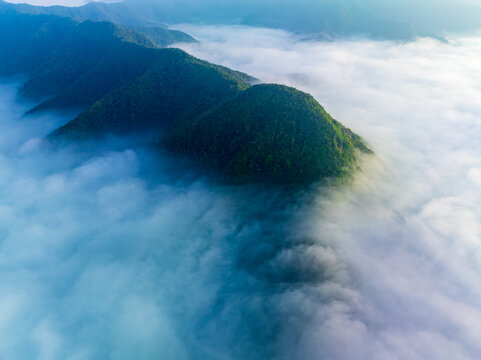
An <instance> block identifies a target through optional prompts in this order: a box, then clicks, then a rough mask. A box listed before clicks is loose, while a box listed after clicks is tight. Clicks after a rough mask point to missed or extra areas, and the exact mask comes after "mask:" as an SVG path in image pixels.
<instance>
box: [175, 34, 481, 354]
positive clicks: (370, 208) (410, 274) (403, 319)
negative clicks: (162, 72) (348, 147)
mask: <svg viewBox="0 0 481 360" xmlns="http://www.w3.org/2000/svg"><path fill="white" fill-rule="evenodd" d="M181 28H182V29H183V30H186V31H188V32H190V33H191V34H192V35H194V36H195V37H197V38H198V39H199V40H201V41H202V43H201V44H196V45H185V46H182V47H183V48H184V49H186V50H187V51H189V52H191V53H193V54H194V55H196V56H198V57H201V58H205V59H207V60H210V61H213V62H218V63H221V64H223V65H226V66H231V67H234V68H237V69H239V70H242V71H246V72H249V73H250V74H252V75H254V76H256V77H258V78H259V79H262V80H263V81H267V82H269V81H271V82H282V83H287V84H290V85H292V86H296V87H298V88H300V89H303V90H306V91H309V92H311V93H312V94H314V95H315V97H316V98H317V99H318V100H319V101H320V102H321V103H322V104H323V105H324V106H325V107H326V109H327V111H328V112H330V113H331V114H332V115H333V116H334V117H335V118H337V119H338V120H340V121H341V122H343V123H344V124H346V125H348V126H350V127H351V128H352V129H353V130H355V131H357V132H358V133H360V134H361V135H362V136H363V137H364V138H365V139H366V140H367V141H368V142H369V143H370V144H371V146H372V148H373V149H374V151H375V152H376V154H377V158H378V159H377V161H372V162H371V163H369V164H365V165H364V172H363V174H360V175H359V176H358V178H357V181H356V184H355V186H354V187H353V188H351V189H349V188H346V189H343V190H342V191H336V192H333V193H331V195H330V196H329V197H328V198H326V197H323V196H319V200H318V208H317V209H316V210H315V211H313V212H312V214H311V218H310V228H309V230H308V231H310V232H311V233H312V234H313V236H314V237H316V238H318V239H320V241H321V242H322V243H324V244H329V246H331V247H332V249H334V251H335V252H336V253H337V254H338V256H340V258H341V259H342V261H343V263H344V264H345V265H346V267H347V268H348V269H349V270H348V273H349V275H350V276H351V279H352V283H351V284H350V285H347V286H346V288H347V289H346V288H345V290H346V291H347V290H350V292H349V293H345V294H344V296H343V297H339V296H337V297H333V298H332V299H331V301H328V302H327V303H324V304H315V303H314V304H313V303H306V302H302V301H299V303H298V306H299V307H300V309H301V310H299V311H305V312H310V314H311V318H312V319H314V320H313V321H311V322H309V323H308V324H303V325H300V326H304V331H303V334H302V336H301V337H300V338H299V339H298V340H299V345H298V346H297V348H296V351H297V356H298V358H304V359H474V358H480V357H481V343H480V341H479V339H480V334H481V67H480V66H479V64H480V63H481V38H480V37H467V38H451V39H449V40H450V43H449V44H444V43H440V42H437V41H435V40H430V39H419V40H417V41H416V42H411V43H391V42H371V41H367V40H360V41H342V42H332V43H313V42H299V41H298V39H297V38H296V37H295V36H293V35H290V34H288V33H285V32H281V31H272V30H264V29H249V28H242V27H237V28H220V29H219V28H213V27H202V28H200V27H191V26H183V27H181ZM301 261H302V260H301ZM287 346H289V345H287ZM288 349H289V348H288ZM287 351H289V350H287ZM287 358H289V356H287Z"/></svg>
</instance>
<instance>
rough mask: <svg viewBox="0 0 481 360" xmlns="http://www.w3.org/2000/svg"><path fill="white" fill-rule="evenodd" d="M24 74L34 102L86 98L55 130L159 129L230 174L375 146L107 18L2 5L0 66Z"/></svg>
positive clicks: (76, 134)
mask: <svg viewBox="0 0 481 360" xmlns="http://www.w3.org/2000/svg"><path fill="white" fill-rule="evenodd" d="M18 73H27V74H29V75H30V77H29V79H28V81H27V82H26V83H25V85H24V86H23V88H22V90H21V91H22V94H23V95H25V96H28V97H33V98H38V97H47V100H46V101H43V102H42V103H41V104H40V105H39V106H37V107H36V108H35V109H32V111H33V112H34V111H40V110H44V109H63V108H71V107H84V108H85V111H83V112H82V113H81V114H80V115H79V116H78V117H76V118H75V119H73V120H72V121H70V122H69V123H67V124H66V125H64V126H62V127H61V128H59V129H57V130H56V131H55V132H54V133H52V134H51V135H50V139H52V140H57V139H66V140H83V139H89V138H100V137H102V136H104V135H107V134H115V135H126V134H127V135H136V134H138V135H142V134H149V135H150V137H151V136H156V137H157V138H158V139H159V141H158V142H157V143H159V144H161V146H162V147H163V148H164V149H167V150H170V151H171V152H173V153H176V154H178V155H180V156H184V157H187V158H188V159H189V160H191V161H192V162H193V163H194V164H198V165H202V167H203V168H204V169H209V170H215V171H218V172H220V173H221V174H222V175H223V178H224V179H226V180H228V181H229V182H233V183H250V182H267V183H271V184H299V185H300V184H306V183H312V182H314V181H318V180H321V179H324V178H327V177H334V178H337V177H342V176H344V175H345V174H347V173H349V172H350V171H351V170H352V169H353V168H354V167H355V160H356V155H357V154H356V153H357V152H358V151H362V152H369V150H368V149H367V148H366V146H365V145H364V144H363V143H362V141H361V139H360V138H359V137H358V136H357V135H355V134H353V133H352V132H351V131H350V130H348V129H346V128H344V127H343V126H342V125H341V124H339V123H338V122H337V121H335V120H333V119H332V118H331V117H330V116H329V114H327V112H326V111H325V110H324V109H323V108H322V107H321V106H320V105H319V104H318V103H317V102H316V101H315V100H314V99H313V98H312V97H311V96H310V95H308V94H305V93H302V92H300V91H298V90H296V89H292V88H287V87H284V86H279V85H255V86H252V85H251V83H252V82H253V81H254V80H255V79H253V78H251V77H250V76H248V75H246V74H243V73H239V72H236V71H233V70H230V69H228V68H225V67H222V66H218V65H214V64H210V63H208V62H206V61H202V60H199V59H196V58H194V57H192V56H190V55H188V54H187V53H185V52H184V51H181V50H178V49H158V48H156V47H155V46H154V45H153V43H152V42H151V41H150V40H149V39H148V38H147V37H146V36H144V35H142V34H139V33H136V32H133V31H131V30H127V29H125V28H123V27H119V26H116V25H113V24H112V23H108V22H92V21H85V22H78V21H75V20H69V19H67V18H62V17H56V16H50V15H28V14H20V13H16V12H14V11H11V10H10V9H7V10H4V11H1V10H0V75H14V74H18Z"/></svg>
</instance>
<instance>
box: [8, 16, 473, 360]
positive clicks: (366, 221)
mask: <svg viewBox="0 0 481 360" xmlns="http://www.w3.org/2000/svg"><path fill="white" fill-rule="evenodd" d="M181 30H184V31H187V32H188V33H190V34H192V35H194V36H195V37H196V38H198V39H199V40H201V43H199V44H186V45H182V48H184V49H185V50H187V51H188V52H190V53H192V54H194V55H196V56H198V57H201V58H203V59H207V60H210V61H213V62H216V63H220V64H222V65H226V66H230V67H232V68H235V69H238V70H242V71H245V72H248V73H249V74H251V75H254V76H256V77H257V78H258V79H260V80H261V81H264V82H279V83H284V84H288V85H292V86H296V87H298V88H299V89H302V90H305V91H309V92H311V93H312V94H313V95H314V96H315V97H316V99H317V100H319V101H320V102H321V104H322V105H323V106H324V107H325V108H326V110H327V111H328V112H330V113H331V114H332V115H333V116H334V117H335V118H336V119H338V120H339V121H341V122H342V123H343V124H345V125H347V126H349V127H350V128H351V129H352V130H354V131H356V132H357V133H359V134H360V135H362V136H363V137H364V138H365V139H366V141H367V142H368V143H369V145H370V146H371V148H372V149H373V150H374V151H375V153H376V155H375V156H371V157H366V158H365V159H363V162H362V164H361V165H362V170H361V171H360V172H359V173H358V175H357V176H356V178H355V180H354V182H353V184H351V185H346V186H343V187H341V188H320V189H317V190H313V192H312V193H311V194H301V195H298V196H295V197H294V196H291V197H287V198H286V196H285V195H282V194H280V193H277V192H275V191H263V190H262V189H260V188H258V187H257V188H256V187H245V188H232V187H224V186H220V185H218V184H212V183H210V182H209V181H208V180H206V179H202V178H198V177H197V176H195V175H192V174H191V175H188V174H186V173H185V169H184V170H182V171H179V169H178V164H177V163H176V162H175V161H172V160H171V159H169V158H167V157H166V156H165V155H157V154H154V153H152V152H151V151H150V150H149V149H146V148H142V147H139V146H136V145H135V143H132V141H129V142H128V143H127V142H125V143H122V141H119V140H109V141H108V142H104V143H100V144H88V145H85V144H84V145H67V146H61V147H58V146H52V145H51V144H48V143H46V142H45V141H44V140H43V137H44V136H45V135H47V134H48V133H49V132H50V131H51V130H52V129H54V128H55V127H57V126H58V125H60V124H62V123H63V122H65V121H67V120H68V119H69V118H71V116H72V115H70V116H69V115H65V116H54V115H44V116H40V117H22V115H23V113H24V112H25V111H26V110H28V108H29V107H31V106H32V104H26V103H24V102H22V101H21V99H18V98H17V96H16V91H17V89H18V87H19V85H20V80H19V79H14V80H12V79H10V80H3V81H2V85H0V114H1V115H0V133H1V134H3V135H2V136H0V309H1V310H0V339H1V341H0V358H2V359H7V360H9V359H15V360H18V359H20V360H22V359H29V360H30V359H45V360H55V359H59V360H64V359H69V360H83V359H129V360H130V359H149V360H150V359H182V360H183V359H270V358H272V359H283V360H284V359H285V360H287V359H289V360H291V359H299V360H301V359H303V360H304V359H313V360H331V359H332V360H344V359H349V360H357V359H359V360H361V359H362V360H368V359H369V360H388V359H403V360H404V359H449V360H452V359H473V358H478V357H481V343H480V342H479V334H480V333H481V281H479V277H480V275H481V238H480V236H481V199H480V198H481V192H480V190H481V102H480V101H479V100H480V99H481V68H480V67H479V63H480V61H481V38H479V37H470V38H453V39H450V42H449V43H440V42H437V41H435V40H430V39H419V40H417V41H415V42H410V43H393V42H372V41H368V40H357V41H354V40H353V41H341V42H330V43H320V42H312V41H306V40H305V39H301V38H299V37H298V36H295V35H292V34H289V33H286V32H282V31H275V30H266V29H253V28H244V27H221V28H219V27H192V26H185V25H184V26H181Z"/></svg>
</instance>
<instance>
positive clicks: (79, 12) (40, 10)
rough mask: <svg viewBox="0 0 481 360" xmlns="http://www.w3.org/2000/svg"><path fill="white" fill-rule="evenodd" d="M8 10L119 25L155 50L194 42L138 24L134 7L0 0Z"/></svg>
mask: <svg viewBox="0 0 481 360" xmlns="http://www.w3.org/2000/svg"><path fill="white" fill-rule="evenodd" d="M2 7H3V8H7V7H9V8H10V9H12V10H15V11H17V12H19V13H24V14H30V15H55V16H61V17H66V18H71V19H75V20H78V21H83V20H92V21H97V22H102V21H106V22H111V23H114V24H119V25H122V26H124V27H125V28H128V29H130V30H134V31H136V32H138V33H141V34H143V35H145V37H146V38H148V39H149V40H150V41H151V42H152V44H154V45H155V46H158V47H165V46H169V45H172V44H175V43H178V42H195V41H196V40H195V39H194V38H193V37H191V36H190V35H188V34H186V33H184V32H181V31H178V30H170V29H168V28H167V27H165V26H163V25H162V24H161V23H158V22H156V23H151V22H146V21H141V20H140V19H139V17H140V16H139V15H136V11H135V8H134V9H132V8H129V7H126V6H125V5H124V4H121V3H114V4H104V3H101V2H98V3H97V2H95V3H89V4H86V5H84V6H80V7H68V6H32V5H28V4H18V5H13V4H8V3H5V2H4V1H2V0H0V8H2Z"/></svg>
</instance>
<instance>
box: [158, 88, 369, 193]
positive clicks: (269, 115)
mask: <svg viewBox="0 0 481 360" xmlns="http://www.w3.org/2000/svg"><path fill="white" fill-rule="evenodd" d="M165 144H166V147H167V148H168V149H170V150H173V151H176V152H178V153H182V154H185V155H188V156H194V157H195V158H197V159H199V160H200V161H202V162H204V163H205V164H206V165H207V166H210V167H214V168H216V169H218V168H220V169H222V171H223V173H224V175H225V176H226V177H227V178H228V179H229V180H230V181H234V182H258V181H263V180H268V181H270V182H280V183H289V184H291V183H309V182H313V181H317V180H319V179H321V178H326V177H340V176H342V175H343V174H345V173H346V170H349V167H350V166H351V165H353V164H354V162H355V160H356V151H357V150H360V151H363V152H369V150H368V149H367V147H366V146H365V145H364V143H363V142H362V140H361V139H360V138H359V136H357V135H355V134H353V133H352V132H351V131H350V130H348V129H346V128H345V127H343V126H342V125H341V124H339V123H338V122H337V121H336V120H334V119H332V118H331V116H330V115H329V114H328V113H327V112H326V111H325V110H324V109H323V108H322V106H321V105H319V103H318V102H317V101H316V100H314V98H313V97H312V96H311V95H309V94H306V93H303V92H300V91H298V90H296V89H293V88H288V87H285V86H281V85H256V86H253V87H251V88H249V89H247V90H246V91H244V92H243V93H241V94H240V95H239V96H237V97H236V98H234V99H233V100H230V101H228V102H226V103H224V104H223V105H222V106H220V107H218V108H216V109H215V110H213V111H212V112H209V113H207V114H206V115H205V116H203V117H201V118H199V119H198V120H197V121H196V122H195V123H194V124H189V126H188V127H187V128H185V127H184V128H181V129H179V130H178V131H175V132H174V133H173V134H172V135H171V136H170V137H169V138H168V139H167V140H166V143H165Z"/></svg>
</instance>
